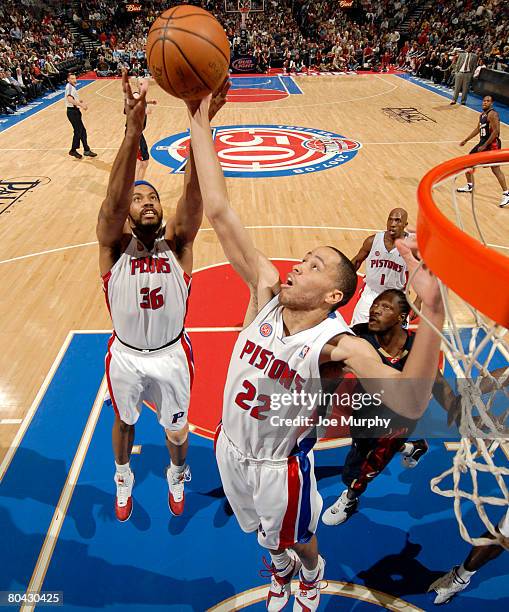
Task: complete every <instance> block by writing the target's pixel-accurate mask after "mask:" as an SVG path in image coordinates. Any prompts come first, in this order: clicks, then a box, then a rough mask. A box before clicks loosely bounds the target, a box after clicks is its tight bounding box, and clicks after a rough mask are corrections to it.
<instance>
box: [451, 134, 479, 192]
mask: <svg viewBox="0 0 509 612" xmlns="http://www.w3.org/2000/svg"><path fill="white" fill-rule="evenodd" d="M478 152H479V145H478V144H476V145H475V147H474V148H473V149H472V150H471V151H470V152H469V154H470V155H473V154H474V153H478ZM465 177H466V179H467V184H466V185H464V186H463V187H458V188H457V189H456V191H457V192H458V193H470V192H471V191H473V190H474V173H473V171H472V170H467V171H466V172H465Z"/></svg>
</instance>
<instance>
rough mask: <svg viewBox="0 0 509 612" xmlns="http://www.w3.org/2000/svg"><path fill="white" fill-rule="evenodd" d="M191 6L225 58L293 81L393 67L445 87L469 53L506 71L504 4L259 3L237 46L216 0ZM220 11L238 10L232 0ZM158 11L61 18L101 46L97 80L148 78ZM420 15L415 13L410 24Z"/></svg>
mask: <svg viewBox="0 0 509 612" xmlns="http://www.w3.org/2000/svg"><path fill="white" fill-rule="evenodd" d="M190 1H191V2H192V3H194V4H197V5H201V6H203V8H206V9H207V10H209V11H211V12H213V13H214V14H215V15H216V16H217V17H218V19H220V21H221V23H222V24H223V26H224V28H225V30H226V32H227V35H228V38H229V40H230V44H231V47H232V54H233V55H238V54H239V53H243V54H247V55H251V56H253V57H254V58H255V62H256V66H257V70H258V72H265V71H266V70H267V69H268V68H271V67H272V68H283V69H285V70H287V71H296V72H301V71H306V70H309V69H311V70H317V71H330V70H332V71H340V72H341V71H343V72H346V71H351V70H364V69H365V70H375V71H384V70H389V69H390V68H398V69H401V70H408V71H410V72H413V73H414V74H418V75H420V76H424V77H427V78H432V79H434V80H435V81H437V82H447V81H448V80H450V79H451V75H452V73H453V70H454V61H455V52H456V51H457V50H458V49H462V48H466V47H467V46H468V45H472V46H473V48H474V50H475V51H476V52H477V55H478V57H479V61H480V65H487V66H490V67H495V68H498V69H501V70H508V69H509V16H508V11H507V7H506V1H505V0H489V1H486V2H484V1H481V3H479V2H474V0H435V1H433V2H427V1H426V0H376V1H375V0H358V1H357V2H354V4H353V6H352V7H351V8H350V9H345V10H339V9H338V1H337V0H266V1H265V10H264V11H261V12H259V11H252V12H250V13H249V15H248V17H247V21H246V38H245V39H242V37H241V27H240V23H241V19H240V15H239V13H236V12H227V11H225V2H224V0H201V1H200V0H190ZM226 4H227V5H228V6H230V7H231V8H234V7H236V5H237V3H236V2H235V1H233V0H232V1H230V0H227V3H226ZM252 4H253V6H256V5H259V4H260V1H259V0H257V2H256V3H255V2H252ZM166 7H168V3H167V2H166V1H165V0H149V1H147V2H144V3H143V17H142V18H140V17H139V16H133V15H129V14H127V13H126V12H125V10H124V7H123V5H122V4H119V3H117V2H113V0H81V2H80V11H76V10H74V9H69V10H70V16H71V17H72V19H73V21H74V22H75V23H76V24H78V25H80V27H81V28H82V29H83V31H85V32H87V33H88V34H89V35H90V36H92V37H94V38H95V39H98V40H99V41H100V43H101V47H100V49H99V50H98V51H97V52H96V53H95V54H94V56H93V57H92V58H91V60H92V63H93V66H94V68H95V69H96V70H97V72H98V74H99V75H101V76H108V75H111V74H117V73H118V72H119V71H120V69H121V68H122V66H127V67H128V68H130V70H131V71H132V72H133V73H134V74H137V73H143V72H144V71H145V70H146V63H145V54H144V46H145V41H146V33H147V31H148V28H149V27H150V25H151V24H152V22H153V21H154V19H155V18H156V17H157V15H158V14H159V13H160V12H161V10H162V9H163V8H166ZM419 7H421V8H422V9H423V11H422V12H421V14H420V16H419V17H418V18H417V17H414V15H415V10H416V8H419ZM405 21H406V24H405V25H406V27H405V29H404V32H402V31H401V26H402V25H403V24H404V23H405Z"/></svg>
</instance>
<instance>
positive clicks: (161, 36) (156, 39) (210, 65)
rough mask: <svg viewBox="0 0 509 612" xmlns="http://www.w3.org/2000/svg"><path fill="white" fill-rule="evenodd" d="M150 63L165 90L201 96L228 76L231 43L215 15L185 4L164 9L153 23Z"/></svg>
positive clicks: (185, 97)
mask: <svg viewBox="0 0 509 612" xmlns="http://www.w3.org/2000/svg"><path fill="white" fill-rule="evenodd" d="M147 64H148V67H149V70H150V72H151V74H152V76H153V77H154V79H155V80H156V81H157V83H158V84H159V85H160V86H161V87H162V88H163V89H164V90H165V91H166V92H168V93H169V94H171V95H172V96H175V97H177V98H181V99H182V100H199V99H201V98H204V97H205V96H207V95H208V94H210V93H211V92H213V91H215V90H217V88H218V87H219V86H220V85H221V83H222V82H223V80H224V79H225V76H226V74H227V72H228V67H229V64H230V44H229V42H228V38H227V37H226V34H225V31H224V30H223V26H222V25H221V24H220V23H219V21H217V19H216V18H215V17H214V16H213V15H211V14H210V13H209V12H207V11H205V10H203V9H201V8H199V7H197V6H192V5H189V4H182V5H179V6H176V7H173V8H171V9H168V10H167V11H164V13H162V14H161V15H159V17H158V18H157V19H156V20H155V21H154V23H153V24H152V27H151V28H150V31H149V33H148V37H147Z"/></svg>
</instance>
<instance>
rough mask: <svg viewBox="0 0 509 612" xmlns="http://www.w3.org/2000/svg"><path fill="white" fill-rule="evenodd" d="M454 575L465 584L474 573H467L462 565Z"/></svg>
mask: <svg viewBox="0 0 509 612" xmlns="http://www.w3.org/2000/svg"><path fill="white" fill-rule="evenodd" d="M456 574H458V577H459V578H460V579H461V580H463V582H467V581H468V580H470V578H471V577H472V576H473V575H474V574H475V571H473V572H469V571H468V570H467V569H465V566H464V565H463V563H462V564H461V565H460V566H459V567H458V569H457V570H456Z"/></svg>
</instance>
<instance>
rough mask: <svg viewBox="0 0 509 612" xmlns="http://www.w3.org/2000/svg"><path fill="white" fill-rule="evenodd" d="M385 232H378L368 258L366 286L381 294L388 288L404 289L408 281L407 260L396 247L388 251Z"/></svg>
mask: <svg viewBox="0 0 509 612" xmlns="http://www.w3.org/2000/svg"><path fill="white" fill-rule="evenodd" d="M384 235H385V232H377V233H376V234H375V238H374V240H373V246H372V247H371V251H370V252H369V255H368V258H367V259H366V286H367V288H368V289H371V291H372V292H374V293H376V294H377V295H379V294H380V293H382V291H385V290H386V289H403V288H404V287H405V285H406V282H407V267H406V264H405V260H404V259H403V257H401V255H400V254H399V251H398V249H397V248H396V247H394V248H393V249H392V250H390V251H388V250H387V248H386V246H385V243H384Z"/></svg>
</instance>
